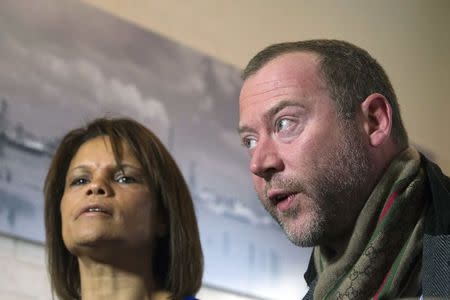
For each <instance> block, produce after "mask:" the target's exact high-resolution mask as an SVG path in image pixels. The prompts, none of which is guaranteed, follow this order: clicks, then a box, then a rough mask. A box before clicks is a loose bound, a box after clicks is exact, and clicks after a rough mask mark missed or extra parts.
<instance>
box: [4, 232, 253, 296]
mask: <svg viewBox="0 0 450 300" xmlns="http://www.w3.org/2000/svg"><path fill="white" fill-rule="evenodd" d="M45 261H46V259H45V250H44V247H43V245H41V244H37V243H30V242H26V241H23V240H21V239H17V238H14V237H11V236H6V235H3V234H1V233H0V267H1V269H0V299H5V300H49V299H52V296H51V292H50V284H49V280H48V276H47V269H46V267H45ZM197 296H198V297H199V298H200V299H203V300H209V299H214V300H252V298H249V297H246V296H243V295H235V294H232V293H230V292H228V291H223V290H219V289H215V288H213V287H208V286H203V287H202V288H201V289H200V292H199V293H198V295H197ZM55 300H57V298H55Z"/></svg>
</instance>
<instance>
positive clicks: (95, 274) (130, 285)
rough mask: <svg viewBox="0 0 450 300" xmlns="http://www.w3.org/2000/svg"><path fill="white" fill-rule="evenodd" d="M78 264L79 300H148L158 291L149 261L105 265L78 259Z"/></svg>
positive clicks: (83, 258)
mask: <svg viewBox="0 0 450 300" xmlns="http://www.w3.org/2000/svg"><path fill="white" fill-rule="evenodd" d="M132 259H133V258H132ZM78 263H79V266H80V280H81V298H82V299H83V300H102V299H108V300H151V299H152V298H153V293H155V292H156V290H157V289H158V286H157V284H156V282H155V279H154V278H153V276H152V272H151V270H152V266H151V263H150V261H149V260H143V261H142V260H141V261H139V262H138V261H137V260H135V262H128V261H127V263H126V264H125V263H124V262H123V261H122V262H118V263H117V264H110V263H107V264H106V263H100V262H97V261H94V260H92V259H91V258H89V257H81V258H79V259H78Z"/></svg>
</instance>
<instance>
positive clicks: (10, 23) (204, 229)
mask: <svg viewBox="0 0 450 300" xmlns="http://www.w3.org/2000/svg"><path fill="white" fill-rule="evenodd" d="M0 41H1V43H0V231H1V232H2V233H3V234H7V235H13V236H17V237H20V238H23V239H26V240H31V241H35V242H40V243H43V242H44V224H43V195H42V186H43V181H44V177H45V174H46V172H47V168H48V166H49V162H50V160H51V156H52V154H53V152H54V150H55V147H56V145H57V144H58V142H59V141H60V139H61V137H62V136H63V135H64V134H65V133H66V132H67V131H68V130H70V129H72V128H74V127H78V126H81V125H83V124H85V123H87V122H88V121H89V120H91V119H93V118H96V117H99V116H127V117H132V118H134V119H136V120H138V121H139V122H142V123H143V124H144V125H146V126H147V127H148V128H150V129H151V130H152V131H154V132H155V133H156V134H157V135H158V136H159V137H160V139H161V140H162V141H163V142H164V144H165V145H166V146H167V147H168V149H169V150H170V152H171V153H172V154H173V155H174V157H175V159H176V161H177V162H178V164H179V166H180V167H181V169H182V171H183V174H184V176H185V178H186V180H187V182H188V184H189V187H190V190H191V192H192V195H193V198H194V202H195V208H196V212H197V217H198V222H199V226H200V233H201V240H202V245H203V250H204V254H205V273H204V283H205V285H210V286H214V287H218V288H221V289H226V290H230V291H236V292H237V293H244V294H247V295H252V296H254V297H255V299H280V295H283V299H298V298H299V297H300V296H301V295H302V294H303V293H304V292H305V289H306V287H305V285H304V283H303V278H302V275H303V273H304V271H305V267H306V265H307V261H308V259H309V250H308V249H305V250H302V249H300V248H298V247H295V246H293V245H291V244H290V243H289V242H288V241H287V239H286V238H285V237H284V235H283V233H282V231H281V230H280V229H279V227H278V225H276V224H275V223H274V221H272V219H271V217H270V216H269V215H268V214H267V213H266V212H265V211H264V209H263V208H262V206H261V204H260V203H259V201H258V199H257V198H256V195H255V192H254V190H253V187H252V183H251V181H250V175H249V171H248V170H247V167H246V166H247V164H248V157H247V154H246V151H245V150H244V149H243V148H242V147H241V146H240V144H239V137H238V134H237V130H236V128H237V124H238V95H239V88H240V85H241V81H240V78H239V70H237V69H236V68H234V67H232V66H230V65H227V64H224V63H222V62H220V61H217V60H216V59H214V58H212V57H209V56H206V55H204V54H201V53H199V52H197V51H194V50H192V49H189V48H187V47H185V46H183V45H180V44H178V43H175V42H173V41H171V40H169V39H167V38H164V37H162V36H160V35H158V34H155V33H153V32H150V31H148V30H144V29H142V28H140V27H138V26H135V25H132V24H130V23H127V22H125V21H123V20H121V19H119V18H117V17H114V16H111V15H109V14H107V13H104V12H102V11H99V10H97V9H95V8H93V7H91V6H89V5H87V4H85V3H82V2H80V1H75V0H35V1H25V0H3V1H1V2H0Z"/></svg>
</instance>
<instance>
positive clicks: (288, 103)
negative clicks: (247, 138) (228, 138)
mask: <svg viewBox="0 0 450 300" xmlns="http://www.w3.org/2000/svg"><path fill="white" fill-rule="evenodd" d="M289 106H296V107H303V105H302V104H300V103H298V101H294V100H282V101H280V102H278V103H277V104H276V105H275V106H273V107H272V108H270V109H269V110H268V111H267V112H266V113H264V115H263V119H264V121H265V122H267V121H269V120H270V119H272V117H273V116H274V115H276V114H277V113H278V112H280V111H281V110H283V109H285V108H286V107H289ZM254 131H255V130H254V129H253V128H251V127H249V126H246V125H243V126H239V128H238V133H239V134H241V133H242V132H254Z"/></svg>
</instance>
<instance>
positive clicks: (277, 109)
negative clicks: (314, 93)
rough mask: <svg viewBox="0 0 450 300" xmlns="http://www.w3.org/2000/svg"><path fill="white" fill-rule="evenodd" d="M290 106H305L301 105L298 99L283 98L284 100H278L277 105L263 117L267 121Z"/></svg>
mask: <svg viewBox="0 0 450 300" xmlns="http://www.w3.org/2000/svg"><path fill="white" fill-rule="evenodd" d="M288 106H297V107H303V105H301V104H300V103H299V102H298V101H294V100H282V101H280V102H278V103H277V104H276V105H275V106H273V107H272V108H270V109H269V110H268V111H267V112H266V113H264V115H263V119H264V120H265V121H268V120H270V119H272V117H273V116H274V115H276V114H277V113H278V112H280V111H281V110H283V109H285V108H286V107H288Z"/></svg>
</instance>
